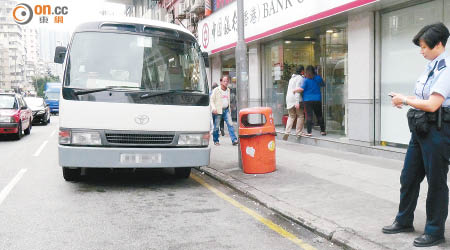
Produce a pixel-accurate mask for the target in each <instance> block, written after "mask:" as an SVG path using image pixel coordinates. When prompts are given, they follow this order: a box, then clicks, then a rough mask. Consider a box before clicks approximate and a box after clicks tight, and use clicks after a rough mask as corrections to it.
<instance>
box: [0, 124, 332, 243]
mask: <svg viewBox="0 0 450 250" xmlns="http://www.w3.org/2000/svg"><path fill="white" fill-rule="evenodd" d="M57 121H58V119H57V117H52V123H50V124H49V125H47V126H34V127H33V129H32V131H31V135H28V136H24V137H23V138H22V139H21V140H20V141H16V140H13V139H9V138H5V137H0V249H2V250H3V249H7V250H9V249H11V250H15V249H27V250H29V249H33V250H34V249H45V250H48V249H58V250H59V249H83V250H86V249H108V250H109V249H177V250H180V249H340V248H339V247H337V246H335V245H333V244H332V243H330V242H328V241H327V240H325V239H323V238H321V237H319V236H317V235H314V234H313V233H311V232H309V231H308V230H306V229H303V228H301V227H300V226H298V225H296V224H293V223H292V222H290V221H287V220H285V219H284V218H281V217H280V216H278V215H277V214H274V213H273V212H272V211H270V210H268V209H265V208H264V207H262V206H261V205H259V204H258V203H256V202H254V201H251V200H249V199H247V198H246V197H243V196H241V195H239V194H237V193H236V192H234V191H233V190H231V189H229V188H228V187H225V186H223V185H221V184H219V183H218V182H216V181H215V180H213V179H210V178H209V177H207V176H205V175H204V174H202V172H201V171H200V172H199V171H193V173H192V174H191V178H189V179H185V180H180V179H176V178H174V177H173V175H172V173H171V172H170V171H168V170H164V171H161V170H145V171H136V172H132V171H126V172H125V171H123V172H115V173H114V172H113V173H110V172H108V171H90V172H88V174H87V176H85V178H84V179H83V180H81V181H80V182H66V181H64V179H63V177H62V171H61V168H60V166H59V165H58V155H57V137H58V133H57V130H58V125H57Z"/></svg>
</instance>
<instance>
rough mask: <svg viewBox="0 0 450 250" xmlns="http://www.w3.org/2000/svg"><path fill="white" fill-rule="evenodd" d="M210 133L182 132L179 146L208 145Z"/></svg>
mask: <svg viewBox="0 0 450 250" xmlns="http://www.w3.org/2000/svg"><path fill="white" fill-rule="evenodd" d="M208 144H209V133H204V134H181V135H180V136H179V137H178V145H179V146H208Z"/></svg>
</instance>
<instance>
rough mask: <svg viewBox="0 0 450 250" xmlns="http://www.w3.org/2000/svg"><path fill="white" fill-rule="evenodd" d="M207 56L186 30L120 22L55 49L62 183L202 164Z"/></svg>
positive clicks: (183, 173) (96, 26)
mask: <svg viewBox="0 0 450 250" xmlns="http://www.w3.org/2000/svg"><path fill="white" fill-rule="evenodd" d="M207 60H208V59H207V53H202V52H201V50H200V46H199V45H198V43H197V41H196V39H195V37H194V36H193V35H192V34H191V33H190V32H189V31H187V30H186V29H184V28H182V27H180V26H178V25H175V24H170V23H164V22H159V21H154V20H145V19H136V18H121V19H117V20H101V21H92V22H87V23H83V24H81V25H79V26H78V27H77V28H76V30H75V31H74V33H73V35H72V38H71V41H70V43H69V44H68V46H67V48H66V47H57V48H56V50H55V59H54V61H55V63H62V64H63V68H64V80H63V84H62V90H61V98H60V110H59V146H58V147H59V148H58V149H59V164H60V165H61V167H62V172H63V177H64V179H65V180H67V181H73V180H77V179H78V178H79V177H80V175H81V173H82V172H81V170H82V169H84V168H110V169H116V168H129V169H137V168H174V172H175V175H177V176H178V177H181V178H187V177H189V175H190V172H191V167H198V166H205V165H208V164H209V157H210V146H209V136H210V133H209V131H210V120H211V112H210V108H209V94H208V83H207V77H206V71H205V64H206V66H207V64H208V61H207Z"/></svg>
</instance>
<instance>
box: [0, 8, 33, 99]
mask: <svg viewBox="0 0 450 250" xmlns="http://www.w3.org/2000/svg"><path fill="white" fill-rule="evenodd" d="M16 4H17V2H16V1H11V0H6V1H1V2H0V89H3V90H7V91H10V90H16V91H19V89H21V88H23V87H26V85H27V82H26V76H25V71H26V70H25V69H26V48H25V42H24V37H23V29H22V27H21V26H20V25H18V24H16V23H15V22H14V21H13V19H12V15H11V14H10V13H12V9H13V8H14V7H15V5H16Z"/></svg>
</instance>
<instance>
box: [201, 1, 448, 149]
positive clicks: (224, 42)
mask: <svg viewBox="0 0 450 250" xmlns="http://www.w3.org/2000/svg"><path fill="white" fill-rule="evenodd" d="M214 2H217V1H214ZM236 9H237V7H236V2H235V1H230V3H228V4H225V5H223V6H221V8H219V9H217V10H216V11H214V12H213V13H212V15H210V16H208V17H206V18H204V19H203V20H201V21H200V22H199V24H198V28H197V29H198V30H199V32H198V39H199V43H201V46H202V49H203V50H205V51H207V52H209V54H210V65H211V67H210V69H209V79H210V81H211V83H213V82H219V78H220V77H221V76H223V75H229V76H230V78H231V79H232V84H231V87H232V88H235V87H236V64H235V46H236V41H237V19H236ZM449 13H450V0H432V1H408V0H395V1H388V0H356V1H355V0H340V1H327V0H314V1H308V0H283V1H274V0H262V1H261V0H246V1H244V19H245V20H244V21H245V40H246V43H247V47H248V61H249V72H248V75H249V98H248V100H249V106H261V105H262V106H269V107H272V110H273V112H274V120H275V123H276V125H277V126H278V129H279V130H280V131H282V128H283V116H285V115H287V110H286V107H285V96H286V90H287V84H288V81H289V78H290V77H291V75H292V73H293V72H294V70H295V68H296V67H298V66H299V65H304V66H307V65H313V66H315V67H316V69H317V71H318V73H319V74H320V75H321V76H322V77H323V78H324V80H325V82H326V87H325V88H323V93H322V98H323V100H322V102H323V112H324V118H325V122H326V128H327V132H328V133H329V134H330V135H331V136H330V137H333V138H338V139H339V140H341V141H344V142H346V143H351V144H357V145H364V146H373V145H393V146H399V147H404V146H405V145H406V144H408V142H409V130H408V128H407V120H406V111H407V109H406V108H404V109H395V108H392V106H391V105H390V97H389V96H388V95H387V93H389V92H391V91H393V92H400V93H405V94H409V95H412V94H413V91H414V86H415V81H416V78H417V77H418V76H419V74H420V73H421V72H422V71H423V69H424V67H425V64H426V60H425V59H424V58H423V57H422V56H421V55H420V53H419V48H418V47H416V46H415V45H414V44H413V43H412V42H411V41H412V38H413V37H414V35H415V34H416V33H417V32H418V31H419V30H420V28H422V27H423V26H425V25H427V24H430V23H434V22H444V23H445V24H446V25H447V26H449V27H450V14H449Z"/></svg>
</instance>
